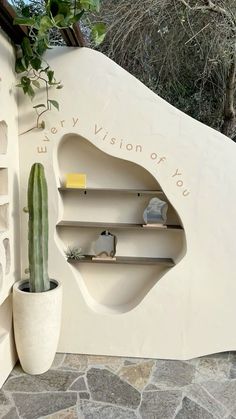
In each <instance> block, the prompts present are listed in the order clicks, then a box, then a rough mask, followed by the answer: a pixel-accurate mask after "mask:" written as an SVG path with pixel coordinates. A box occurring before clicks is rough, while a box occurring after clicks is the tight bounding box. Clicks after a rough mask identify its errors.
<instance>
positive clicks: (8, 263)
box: [3, 238, 11, 275]
mask: <svg viewBox="0 0 236 419" xmlns="http://www.w3.org/2000/svg"><path fill="white" fill-rule="evenodd" d="M3 246H4V249H5V259H6V267H5V274H6V275H8V274H9V272H10V269H11V252H10V241H9V239H8V238H5V239H4V240H3Z"/></svg>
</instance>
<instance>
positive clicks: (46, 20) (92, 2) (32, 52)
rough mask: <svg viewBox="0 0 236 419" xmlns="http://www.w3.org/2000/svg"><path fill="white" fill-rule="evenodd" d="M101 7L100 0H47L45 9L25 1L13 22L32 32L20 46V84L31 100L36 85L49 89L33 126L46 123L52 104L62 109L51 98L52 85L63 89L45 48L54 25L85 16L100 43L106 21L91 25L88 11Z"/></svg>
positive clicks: (17, 66)
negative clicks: (41, 10)
mask: <svg viewBox="0 0 236 419" xmlns="http://www.w3.org/2000/svg"><path fill="white" fill-rule="evenodd" d="M99 9H100V0H72V1H71V0H46V1H45V7H43V12H42V13H37V12H34V11H33V12H32V7H31V5H30V3H29V4H26V3H23V4H22V6H21V8H20V11H19V12H18V13H17V17H16V18H15V20H14V24H16V25H24V26H27V27H28V30H29V34H28V37H24V39H23V41H22V43H21V45H19V46H18V48H17V54H16V64H15V69H16V72H17V73H18V74H19V76H20V83H19V84H18V85H17V86H18V87H19V88H21V89H22V91H23V92H24V94H25V95H27V96H29V97H30V99H31V100H33V99H34V97H35V94H36V91H37V89H40V88H42V87H45V92H46V95H45V103H38V104H36V105H34V106H33V108H34V110H35V112H36V114H37V117H36V125H35V126H34V127H33V128H31V129H30V130H32V129H34V128H44V127H45V123H44V121H43V120H42V116H43V115H44V114H45V113H46V112H48V111H50V110H51V109H52V107H54V108H56V109H57V110H59V103H58V102H57V101H56V100H54V99H52V98H51V89H52V88H53V87H54V88H56V89H61V88H62V87H63V85H62V84H61V82H59V81H57V80H56V78H55V75H54V71H53V70H52V69H51V67H50V66H49V64H48V63H47V62H46V61H45V59H44V54H45V52H46V51H47V50H48V49H50V48H51V47H50V33H51V31H52V30H53V29H55V28H56V29H67V28H73V25H74V24H76V23H77V22H78V21H79V20H80V19H81V18H82V17H83V19H84V18H86V24H87V25H89V26H90V28H91V34H92V37H93V40H94V42H95V43H96V44H99V43H101V42H102V41H103V39H104V37H105V25H104V24H103V23H97V24H95V25H90V21H89V18H88V15H89V13H91V12H92V13H94V12H95V13H96V12H99ZM30 130H28V131H30Z"/></svg>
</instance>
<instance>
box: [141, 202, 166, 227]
mask: <svg viewBox="0 0 236 419" xmlns="http://www.w3.org/2000/svg"><path fill="white" fill-rule="evenodd" d="M167 210H168V204H167V202H165V201H162V200H161V199H159V198H152V199H151V200H150V201H149V204H148V206H147V208H146V209H145V210H144V213H143V219H144V222H145V224H161V225H163V224H165V223H166V221H167Z"/></svg>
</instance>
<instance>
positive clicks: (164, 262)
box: [67, 255, 175, 266]
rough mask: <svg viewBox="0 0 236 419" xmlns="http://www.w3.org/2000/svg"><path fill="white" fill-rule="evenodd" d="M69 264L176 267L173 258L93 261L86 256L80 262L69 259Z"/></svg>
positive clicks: (123, 258)
mask: <svg viewBox="0 0 236 419" xmlns="http://www.w3.org/2000/svg"><path fill="white" fill-rule="evenodd" d="M67 262H69V263H71V264H72V265H75V264H77V263H103V264H104V263H105V264H106V263H108V264H111V263H112V264H126V265H133V264H135V265H166V266H174V265H175V263H174V261H173V259H171V258H148V257H131V256H116V258H115V259H107V260H104V259H101V260H99V259H98V258H97V259H93V256H90V255H88V256H85V257H84V258H82V259H80V260H74V259H67Z"/></svg>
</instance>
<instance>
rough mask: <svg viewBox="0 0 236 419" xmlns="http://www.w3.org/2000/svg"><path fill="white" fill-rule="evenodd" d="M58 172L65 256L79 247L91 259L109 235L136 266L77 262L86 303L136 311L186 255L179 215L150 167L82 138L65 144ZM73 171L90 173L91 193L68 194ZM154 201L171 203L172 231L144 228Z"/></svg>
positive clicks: (107, 309)
mask: <svg viewBox="0 0 236 419" xmlns="http://www.w3.org/2000/svg"><path fill="white" fill-rule="evenodd" d="M58 168H59V172H58V176H59V179H58V181H59V182H58V183H59V184H60V185H61V187H60V188H59V193H60V197H61V202H62V204H63V214H62V219H61V220H59V223H58V225H57V234H58V237H59V238H60V245H61V246H62V247H63V250H64V251H66V249H67V248H68V247H74V246H76V247H79V248H81V250H82V252H83V253H84V254H86V255H90V256H92V255H93V243H94V242H95V241H96V239H97V237H98V236H99V234H100V233H101V231H103V230H105V229H107V230H109V231H110V232H111V233H112V234H114V235H115V236H116V237H117V253H116V256H117V259H118V258H120V257H121V259H122V257H123V259H122V261H123V260H124V258H127V257H128V258H132V260H131V263H126V262H124V263H123V262H122V261H121V263H117V261H116V262H115V263H111V264H108V263H107V262H105V263H100V262H99V264H98V263H93V262H92V261H90V262H88V263H87V261H80V262H78V263H75V264H73V268H72V271H73V274H74V275H75V277H77V278H78V280H79V281H80V284H81V291H82V292H83V295H84V298H85V299H86V301H87V303H88V304H89V305H91V306H92V307H93V308H94V309H95V310H100V311H102V312H112V313H114V314H119V313H124V312H127V311H129V310H131V309H133V308H134V307H135V306H137V305H138V304H139V303H140V301H142V299H143V298H144V297H145V296H146V295H147V293H148V292H149V291H150V289H151V288H152V287H153V286H155V285H156V284H157V282H158V281H159V280H160V278H162V277H163V276H164V275H165V273H166V272H168V270H169V269H173V268H174V266H175V264H177V263H178V262H179V261H180V260H181V259H182V257H183V256H184V254H185V252H186V239H185V232H184V228H183V225H182V223H181V220H180V218H179V216H178V213H177V211H176V210H175V208H173V206H172V205H171V203H170V202H169V200H168V197H166V196H165V194H164V192H163V190H162V189H161V186H160V185H159V183H158V182H157V180H156V179H155V178H154V177H153V176H152V175H151V174H150V173H149V172H148V171H147V170H146V169H144V168H143V167H141V166H139V165H137V164H136V163H133V162H130V161H127V160H123V159H120V158H117V157H113V156H110V155H108V154H106V153H105V152H103V151H101V150H100V149H98V148H97V147H96V146H94V145H93V144H91V143H90V142H89V141H88V140H86V139H84V138H82V137H81V136H79V135H72V134H71V135H66V136H64V137H63V138H62V140H61V142H60V145H59V147H58ZM68 173H85V174H86V176H87V185H86V190H80V189H66V188H65V179H66V174H68ZM153 196H157V197H159V198H160V199H162V200H165V201H167V202H168V220H167V224H168V226H169V227H168V228H163V229H162V228H159V229H157V228H142V224H143V211H144V209H145V208H146V206H147V205H148V202H149V200H150V199H151V198H152V197H153ZM106 226H107V227H106ZM168 260H171V261H172V262H173V263H168V262H167V261H168ZM152 261H153V263H152ZM165 261H166V262H165ZM144 262H145V263H144ZM149 262H150V263H149Z"/></svg>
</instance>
